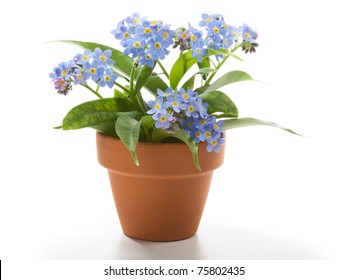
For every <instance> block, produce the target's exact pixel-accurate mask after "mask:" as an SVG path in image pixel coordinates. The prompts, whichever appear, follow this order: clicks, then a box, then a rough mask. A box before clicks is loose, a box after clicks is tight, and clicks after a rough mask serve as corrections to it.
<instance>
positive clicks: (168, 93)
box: [157, 88, 174, 98]
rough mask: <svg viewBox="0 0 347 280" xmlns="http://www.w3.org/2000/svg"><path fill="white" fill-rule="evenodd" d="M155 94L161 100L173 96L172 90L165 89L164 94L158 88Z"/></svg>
mask: <svg viewBox="0 0 347 280" xmlns="http://www.w3.org/2000/svg"><path fill="white" fill-rule="evenodd" d="M157 94H158V96H161V97H162V98H167V97H169V96H172V95H173V94H174V92H173V90H172V88H167V89H166V90H165V92H164V91H162V90H161V89H159V88H158V89H157Z"/></svg>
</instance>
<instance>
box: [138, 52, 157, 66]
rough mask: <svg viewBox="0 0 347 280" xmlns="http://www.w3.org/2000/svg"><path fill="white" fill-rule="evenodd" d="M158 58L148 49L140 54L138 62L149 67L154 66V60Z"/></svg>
mask: <svg viewBox="0 0 347 280" xmlns="http://www.w3.org/2000/svg"><path fill="white" fill-rule="evenodd" d="M157 59H158V58H157V56H156V55H155V54H152V53H150V52H149V51H148V50H146V51H145V52H143V53H141V54H140V58H139V63H140V64H141V65H148V66H149V67H153V66H154V61H156V60H157Z"/></svg>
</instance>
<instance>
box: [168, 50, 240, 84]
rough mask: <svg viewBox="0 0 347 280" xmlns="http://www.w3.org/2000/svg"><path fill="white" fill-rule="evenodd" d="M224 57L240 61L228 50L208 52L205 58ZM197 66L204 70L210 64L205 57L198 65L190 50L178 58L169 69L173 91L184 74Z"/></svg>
mask: <svg viewBox="0 0 347 280" xmlns="http://www.w3.org/2000/svg"><path fill="white" fill-rule="evenodd" d="M218 54H222V55H226V56H233V57H235V58H237V59H240V60H242V59H241V58H239V57H238V56H236V55H234V54H233V53H231V52H230V51H228V50H225V49H220V50H209V52H208V54H207V56H211V55H218ZM196 63H197V64H198V66H199V68H206V67H210V62H209V60H208V58H207V57H205V58H204V59H203V60H202V62H201V63H198V60H197V59H196V58H194V57H193V56H192V50H189V51H187V52H185V53H184V54H182V55H181V56H179V58H178V59H177V60H176V61H175V63H174V64H173V66H172V68H171V72H170V86H171V88H173V89H176V88H177V86H178V84H179V82H180V81H181V79H182V78H183V76H184V74H185V73H186V72H187V71H188V70H189V69H190V68H191V67H192V66H193V65H194V64H196Z"/></svg>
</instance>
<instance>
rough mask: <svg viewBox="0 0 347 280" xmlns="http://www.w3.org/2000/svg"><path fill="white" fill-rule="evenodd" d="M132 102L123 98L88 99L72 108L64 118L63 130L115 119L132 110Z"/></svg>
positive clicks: (136, 113) (90, 125)
mask: <svg viewBox="0 0 347 280" xmlns="http://www.w3.org/2000/svg"><path fill="white" fill-rule="evenodd" d="M132 111H133V106H132V104H131V103H130V102H129V101H127V100H126V99H123V98H103V99H97V100H92V101H88V102H85V103H82V104H80V105H78V106H76V107H74V108H72V109H71V110H70V111H69V112H68V113H67V115H66V116H65V118H64V119H63V124H62V128H63V130H71V129H80V128H84V127H93V126H96V125H99V124H101V123H103V122H107V121H115V120H116V119H117V118H118V117H119V116H120V115H122V114H125V113H126V114H131V115H134V116H135V115H138V114H139V113H138V112H132Z"/></svg>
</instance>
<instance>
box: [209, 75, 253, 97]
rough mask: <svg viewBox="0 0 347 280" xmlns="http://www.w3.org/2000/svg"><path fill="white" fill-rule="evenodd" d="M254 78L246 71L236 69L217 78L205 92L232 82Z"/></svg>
mask: <svg viewBox="0 0 347 280" xmlns="http://www.w3.org/2000/svg"><path fill="white" fill-rule="evenodd" d="M252 80H253V78H252V77H251V76H250V75H249V74H247V73H246V72H243V71H239V70H235V71H230V72H228V73H225V74H224V75H223V76H222V77H220V78H219V79H217V80H216V81H215V82H214V83H212V84H211V85H210V86H209V87H208V88H207V89H206V90H205V92H209V91H214V90H216V89H219V88H221V87H223V86H226V85H228V84H231V83H236V82H241V81H252Z"/></svg>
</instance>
